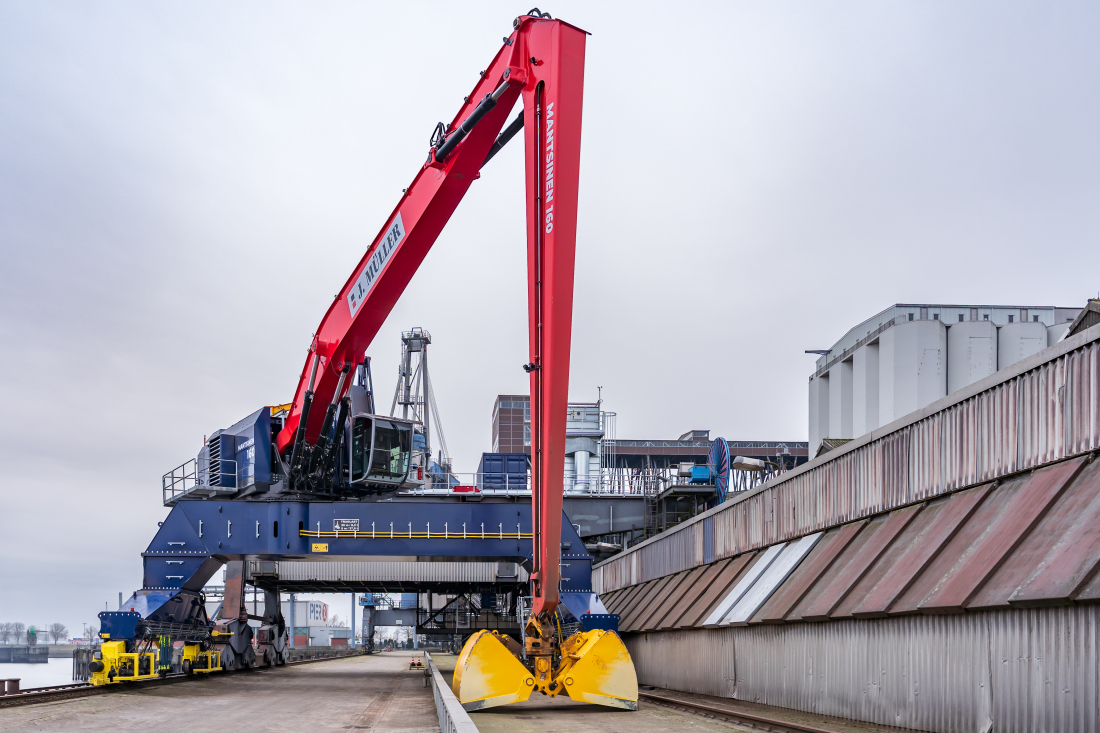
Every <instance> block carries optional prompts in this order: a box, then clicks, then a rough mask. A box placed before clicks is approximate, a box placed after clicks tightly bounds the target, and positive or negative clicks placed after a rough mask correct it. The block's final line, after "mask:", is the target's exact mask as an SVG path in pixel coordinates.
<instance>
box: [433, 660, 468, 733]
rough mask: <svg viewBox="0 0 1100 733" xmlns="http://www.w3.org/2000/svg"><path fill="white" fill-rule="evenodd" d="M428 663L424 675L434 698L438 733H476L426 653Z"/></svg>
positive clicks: (437, 668)
mask: <svg viewBox="0 0 1100 733" xmlns="http://www.w3.org/2000/svg"><path fill="white" fill-rule="evenodd" d="M424 659H426V660H427V661H428V669H427V670H426V674H427V675H428V679H429V680H430V681H431V683H432V697H433V698H435V711H436V713H437V714H438V715H439V730H440V733H477V726H476V725H474V721H472V720H470V714H469V713H467V712H466V711H465V710H463V709H462V704H461V703H459V701H458V698H457V697H455V694H454V693H453V692H452V691H451V686H450V685H448V684H447V682H446V680H444V679H443V675H441V674H440V673H439V667H437V666H436V665H435V660H434V659H432V655H431V654H429V653H428V652H424Z"/></svg>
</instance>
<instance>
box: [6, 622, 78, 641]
mask: <svg viewBox="0 0 1100 733" xmlns="http://www.w3.org/2000/svg"><path fill="white" fill-rule="evenodd" d="M31 628H34V627H33V626H32V627H31ZM34 630H35V632H36V633H37V634H38V640H39V641H47V640H49V641H52V642H53V643H54V644H56V643H57V642H59V641H61V640H65V641H68V639H69V627H68V626H66V625H65V624H60V623H57V624H50V626H49V628H45V629H34ZM29 631H30V629H28V628H27V625H26V624H21V623H19V622H18V621H3V622H0V643H3V644H26V643H27V641H28V638H27V634H28V633H29Z"/></svg>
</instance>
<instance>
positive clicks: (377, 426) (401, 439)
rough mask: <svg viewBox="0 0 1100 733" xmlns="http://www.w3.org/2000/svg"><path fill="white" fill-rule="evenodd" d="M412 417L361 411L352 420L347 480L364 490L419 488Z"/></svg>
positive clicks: (382, 491) (373, 492)
mask: <svg viewBox="0 0 1100 733" xmlns="http://www.w3.org/2000/svg"><path fill="white" fill-rule="evenodd" d="M414 426H415V423H413V422H412V421H411V420H402V419H400V418H395V417H385V416H382V415H370V414H367V413H360V414H358V415H355V416H354V417H352V419H351V434H350V436H349V440H348V453H349V455H348V482H349V483H350V484H351V485H352V486H354V487H356V488H358V489H360V490H363V489H365V490H366V491H367V493H371V494H381V493H388V492H392V491H399V490H402V489H410V488H418V487H419V486H421V485H422V484H423V472H422V469H421V467H420V466H419V465H418V464H419V463H420V462H421V456H420V452H419V451H416V450H414V443H413V433H414Z"/></svg>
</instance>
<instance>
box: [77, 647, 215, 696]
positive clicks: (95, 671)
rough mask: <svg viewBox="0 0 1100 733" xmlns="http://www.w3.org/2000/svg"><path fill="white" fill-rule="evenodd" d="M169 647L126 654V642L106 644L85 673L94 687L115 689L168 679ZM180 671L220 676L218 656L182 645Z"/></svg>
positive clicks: (170, 652)
mask: <svg viewBox="0 0 1100 733" xmlns="http://www.w3.org/2000/svg"><path fill="white" fill-rule="evenodd" d="M171 662H172V645H171V644H170V643H167V644H166V643H162V644H160V645H157V646H149V647H141V648H139V650H137V651H127V649H126V642H125V641H106V642H104V643H103V645H102V646H101V647H100V648H99V651H97V652H96V653H95V657H94V659H93V660H92V662H91V664H89V665H88V671H90V672H91V678H90V679H89V682H91V683H92V684H93V685H114V684H118V683H120V682H137V681H140V680H151V679H154V678H156V677H164V676H167V674H168V673H169V671H170V669H171ZM181 664H182V667H183V671H184V673H186V674H195V673H209V672H221V671H222V670H223V669H224V668H223V667H222V663H221V652H219V651H217V650H213V649H212V650H209V651H205V650H203V649H202V645H201V644H190V643H185V644H184V645H183V655H182V662H181Z"/></svg>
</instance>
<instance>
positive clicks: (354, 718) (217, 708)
mask: <svg viewBox="0 0 1100 733" xmlns="http://www.w3.org/2000/svg"><path fill="white" fill-rule="evenodd" d="M409 658H410V655H409V653H408V652H392V653H384V654H374V655H370V656H361V657H350V658H347V659H334V660H331V661H324V662H318V663H315V664H303V665H298V666H293V667H281V668H278V669H271V670H263V671H255V672H249V673H237V674H231V675H217V674H214V675H209V676H203V677H200V678H196V679H195V680H191V681H187V682H180V683H177V684H172V685H158V686H154V687H147V688H144V689H143V688H142V687H141V685H140V683H137V684H134V686H133V687H132V688H131V689H128V690H123V691H118V692H112V693H110V694H106V695H96V696H94V697H87V698H79V699H74V700H65V701H58V702H51V703H44V704H39V705H27V706H22V707H14V708H8V709H3V710H0V731H43V732H47V733H48V732H50V731H65V732H66V733H68V732H69V731H112V733H128V732H130V731H133V732H134V733H150V731H158V730H165V731H173V730H195V731H206V730H210V731H219V733H250V732H251V731H310V733H317V732H318V731H346V730H371V731H375V732H380V731H386V732H389V731H401V732H402V733H431V732H435V731H438V730H439V722H438V718H437V717H436V711H435V703H434V701H433V700H432V694H431V688H430V687H428V688H425V687H424V673H423V672H422V671H418V670H410V669H409V668H408V666H409Z"/></svg>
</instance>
